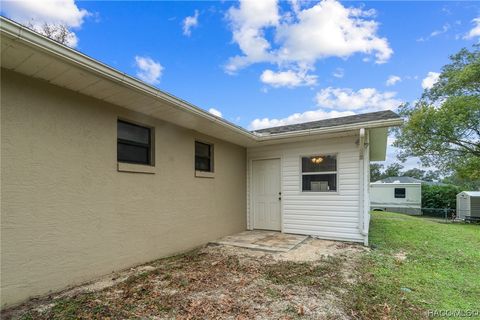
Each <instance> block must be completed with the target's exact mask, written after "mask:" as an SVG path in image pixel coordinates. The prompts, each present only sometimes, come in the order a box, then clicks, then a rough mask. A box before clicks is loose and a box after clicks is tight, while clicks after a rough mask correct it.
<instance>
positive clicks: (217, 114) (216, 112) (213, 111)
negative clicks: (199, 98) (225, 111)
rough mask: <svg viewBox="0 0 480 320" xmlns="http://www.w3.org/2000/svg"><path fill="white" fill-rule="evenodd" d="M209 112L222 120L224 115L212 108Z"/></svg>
mask: <svg viewBox="0 0 480 320" xmlns="http://www.w3.org/2000/svg"><path fill="white" fill-rule="evenodd" d="M208 112H210V113H211V114H213V115H214V116H217V117H220V118H221V117H222V113H221V112H220V111H219V110H217V109H214V108H210V109H208Z"/></svg>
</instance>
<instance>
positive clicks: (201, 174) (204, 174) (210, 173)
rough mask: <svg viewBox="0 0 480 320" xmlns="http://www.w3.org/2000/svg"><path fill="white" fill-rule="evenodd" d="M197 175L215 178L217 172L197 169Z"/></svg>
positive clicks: (198, 176)
mask: <svg viewBox="0 0 480 320" xmlns="http://www.w3.org/2000/svg"><path fill="white" fill-rule="evenodd" d="M195 177H197V178H211V179H213V178H215V172H208V171H198V170H195Z"/></svg>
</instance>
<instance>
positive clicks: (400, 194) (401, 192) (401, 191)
mask: <svg viewBox="0 0 480 320" xmlns="http://www.w3.org/2000/svg"><path fill="white" fill-rule="evenodd" d="M405 194H406V192H405V188H395V198H405Z"/></svg>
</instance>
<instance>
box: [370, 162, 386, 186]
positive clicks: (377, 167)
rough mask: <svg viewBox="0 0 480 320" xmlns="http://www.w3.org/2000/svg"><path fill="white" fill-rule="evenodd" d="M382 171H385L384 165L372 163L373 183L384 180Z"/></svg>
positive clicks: (371, 178) (371, 179)
mask: <svg viewBox="0 0 480 320" xmlns="http://www.w3.org/2000/svg"><path fill="white" fill-rule="evenodd" d="M382 169H383V164H380V163H370V181H371V182H375V181H378V180H381V179H383V178H384V176H383V173H382Z"/></svg>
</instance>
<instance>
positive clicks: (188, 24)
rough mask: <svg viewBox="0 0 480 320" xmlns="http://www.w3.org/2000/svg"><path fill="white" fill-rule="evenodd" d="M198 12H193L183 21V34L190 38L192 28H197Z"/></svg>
mask: <svg viewBox="0 0 480 320" xmlns="http://www.w3.org/2000/svg"><path fill="white" fill-rule="evenodd" d="M198 15H199V13H198V10H195V13H194V14H193V16H188V17H186V18H185V19H184V20H183V34H184V35H186V36H187V37H190V35H191V34H192V28H195V27H196V26H198Z"/></svg>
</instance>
